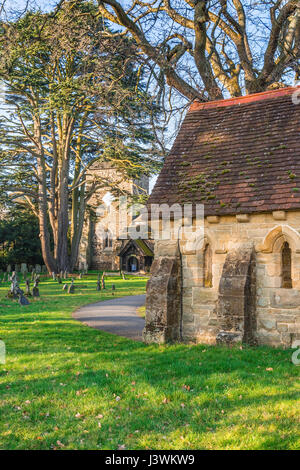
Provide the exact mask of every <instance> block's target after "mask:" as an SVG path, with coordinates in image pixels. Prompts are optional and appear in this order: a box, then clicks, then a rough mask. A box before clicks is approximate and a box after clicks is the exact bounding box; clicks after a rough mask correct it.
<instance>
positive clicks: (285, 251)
mask: <svg viewBox="0 0 300 470" xmlns="http://www.w3.org/2000/svg"><path fill="white" fill-rule="evenodd" d="M281 287H285V288H287V289H291V288H292V252H291V249H290V246H289V244H288V242H284V244H283V246H282V249H281Z"/></svg>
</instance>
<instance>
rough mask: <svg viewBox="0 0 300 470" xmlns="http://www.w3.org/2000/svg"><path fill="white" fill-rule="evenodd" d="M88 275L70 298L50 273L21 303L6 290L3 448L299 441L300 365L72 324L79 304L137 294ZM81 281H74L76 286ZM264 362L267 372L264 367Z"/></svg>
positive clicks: (287, 444)
mask: <svg viewBox="0 0 300 470" xmlns="http://www.w3.org/2000/svg"><path fill="white" fill-rule="evenodd" d="M95 279H96V276H95V275H94V276H93V277H91V278H89V279H88V280H87V279H83V280H81V281H79V280H78V281H76V286H77V287H76V292H75V294H73V295H68V294H66V293H65V292H63V291H62V290H61V286H59V285H58V284H57V283H55V282H54V281H52V280H48V281H47V282H43V283H42V284H41V285H40V291H41V294H42V297H41V299H39V300H37V301H35V302H34V301H33V302H32V303H31V305H30V306H28V307H21V306H19V305H18V304H17V303H14V302H12V301H9V300H6V299H5V298H4V296H5V293H6V291H7V289H8V284H6V286H5V287H4V286H3V283H2V285H1V288H0V328H1V329H0V337H1V339H2V340H4V341H5V343H6V346H7V362H6V364H5V365H0V448H1V449H51V448H52V449H54V448H57V449H60V448H61V449H118V448H119V447H120V446H121V448H122V446H125V448H126V449H299V448H300V440H299V411H300V410H299V370H300V369H299V367H296V366H294V365H293V364H292V363H291V359H290V358H291V351H282V350H275V349H271V348H267V347H261V348H257V349H247V348H242V349H240V348H239V347H236V348H234V349H227V348H223V347H213V346H203V345H198V346H192V345H183V344H181V345H163V346H158V345H150V346H146V345H144V344H142V343H135V342H132V341H130V340H127V339H125V338H121V337H117V336H113V335H111V334H108V333H103V332H101V331H97V330H93V329H91V328H89V327H87V326H84V325H82V324H80V323H79V322H77V321H76V320H73V319H72V317H71V312H72V311H73V310H74V309H75V308H77V307H78V306H80V305H83V304H87V303H89V302H95V301H97V300H99V299H107V298H111V297H112V295H111V290H110V289H109V287H110V286H111V284H112V283H114V284H116V288H117V290H116V295H120V296H121V295H128V294H139V293H142V292H144V289H145V282H146V279H140V278H135V279H130V280H126V281H122V280H120V279H118V278H111V279H110V280H108V282H107V287H108V289H107V291H106V292H105V293H104V292H101V293H99V292H96V290H95V284H96V282H95ZM79 285H81V287H79ZM270 368H272V370H267V369H270Z"/></svg>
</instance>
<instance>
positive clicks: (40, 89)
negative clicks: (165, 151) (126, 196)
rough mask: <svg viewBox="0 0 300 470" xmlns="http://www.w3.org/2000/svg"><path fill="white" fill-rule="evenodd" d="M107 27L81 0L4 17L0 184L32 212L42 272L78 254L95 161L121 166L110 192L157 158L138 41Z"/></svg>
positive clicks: (96, 184)
mask: <svg viewBox="0 0 300 470" xmlns="http://www.w3.org/2000/svg"><path fill="white" fill-rule="evenodd" d="M108 31H109V30H108V28H107V26H106V24H105V22H104V20H103V18H102V17H101V16H100V15H99V14H98V12H97V9H96V8H95V6H94V5H93V3H90V2H86V1H75V2H65V3H64V4H62V6H61V8H59V9H56V10H54V11H53V12H50V13H47V14H46V13H40V12H27V13H26V15H25V16H23V17H21V18H20V19H18V20H17V21H14V22H5V23H4V22H3V23H2V35H1V41H0V54H1V55H0V76H1V78H2V80H3V81H4V83H5V89H6V103H7V105H8V107H9V109H10V110H13V111H12V112H10V113H9V115H7V114H3V115H2V121H1V130H0V132H1V141H2V142H3V145H2V154H1V160H0V164H1V169H2V175H1V179H0V184H1V185H2V186H1V187H2V191H3V192H5V193H6V195H7V194H9V196H10V197H11V198H12V199H13V198H17V199H18V201H20V198H21V199H22V201H23V202H24V203H26V204H27V205H28V206H29V207H30V208H31V210H32V211H33V212H34V213H35V214H36V215H37V216H38V218H39V227H40V237H41V244H42V252H43V257H44V260H45V264H46V265H47V267H48V270H49V271H56V272H57V271H59V270H61V269H72V268H73V267H74V265H75V263H76V260H77V255H78V247H79V242H80V238H81V233H82V227H83V222H84V215H85V212H86V209H87V206H88V203H89V200H90V199H91V197H92V195H93V194H94V193H95V192H96V191H97V190H98V189H99V188H101V187H106V186H107V184H108V181H107V180H104V179H101V180H100V179H99V178H97V177H96V176H95V177H94V178H93V179H92V180H91V179H89V184H88V185H87V184H86V181H87V175H88V174H89V173H90V172H91V171H92V170H91V169H92V167H93V165H94V164H95V163H97V166H98V167H99V165H101V163H107V162H111V163H112V164H113V165H114V167H115V168H117V169H118V170H119V174H120V179H119V180H118V181H115V185H114V186H112V187H111V190H112V192H113V191H118V188H119V184H120V182H121V181H122V180H124V179H127V178H129V177H130V178H138V177H139V176H140V175H141V174H151V173H152V172H154V171H155V170H156V168H157V167H158V165H159V159H158V158H157V155H158V152H157V149H156V144H155V138H154V134H153V132H152V130H151V129H152V128H151V120H153V119H154V118H155V113H156V108H155V106H153V104H152V100H151V96H150V95H148V94H146V93H145V91H144V85H143V79H142V75H141V73H140V69H139V65H138V57H137V50H136V44H135V42H134V41H133V40H132V39H128V38H120V37H111V34H107V32H108ZM110 185H111V182H110ZM48 220H49V221H50V226H51V232H52V235H53V241H54V252H52V251H51V247H50V232H49V228H48Z"/></svg>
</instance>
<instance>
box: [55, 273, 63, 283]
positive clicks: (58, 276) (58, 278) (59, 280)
mask: <svg viewBox="0 0 300 470" xmlns="http://www.w3.org/2000/svg"><path fill="white" fill-rule="evenodd" d="M56 279H57V282H58V284H61V283H62V280H61V275H60V274H58V275H57V278H56Z"/></svg>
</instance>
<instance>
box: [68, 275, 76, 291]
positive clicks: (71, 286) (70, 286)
mask: <svg viewBox="0 0 300 470" xmlns="http://www.w3.org/2000/svg"><path fill="white" fill-rule="evenodd" d="M74 292H75V286H74V279H73V278H72V280H71V284H70V285H69V289H68V293H69V294H74Z"/></svg>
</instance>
